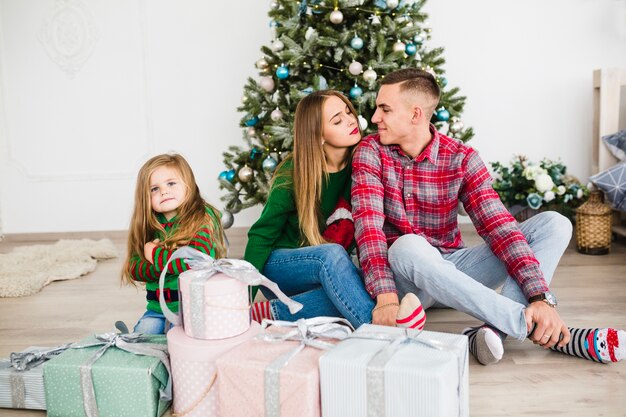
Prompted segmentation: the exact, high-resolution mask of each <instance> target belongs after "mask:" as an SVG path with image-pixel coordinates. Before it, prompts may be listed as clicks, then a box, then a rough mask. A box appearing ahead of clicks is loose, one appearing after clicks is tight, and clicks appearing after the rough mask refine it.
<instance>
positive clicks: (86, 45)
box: [39, 0, 98, 78]
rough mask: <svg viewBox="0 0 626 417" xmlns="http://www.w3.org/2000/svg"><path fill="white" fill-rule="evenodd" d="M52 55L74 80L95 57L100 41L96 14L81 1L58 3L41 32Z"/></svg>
mask: <svg viewBox="0 0 626 417" xmlns="http://www.w3.org/2000/svg"><path fill="white" fill-rule="evenodd" d="M39 41H40V42H41V44H42V45H43V47H44V49H45V50H46V52H47V53H48V56H49V57H50V59H51V60H52V62H54V63H55V64H57V65H58V66H59V68H61V70H63V71H64V72H65V73H66V74H67V76H68V77H70V78H73V77H74V76H75V75H76V73H77V72H78V71H80V69H81V68H82V67H83V65H84V64H85V62H87V60H88V59H89V57H90V56H91V53H92V52H93V50H94V49H95V46H96V42H97V41H98V30H97V28H96V25H95V21H94V18H93V15H92V13H91V12H90V11H89V9H88V8H87V6H86V5H85V4H84V3H83V2H82V1H80V0H56V1H55V2H54V6H53V8H52V9H51V10H50V11H49V12H48V13H47V15H46V17H45V18H44V21H43V22H42V25H41V30H40V32H39Z"/></svg>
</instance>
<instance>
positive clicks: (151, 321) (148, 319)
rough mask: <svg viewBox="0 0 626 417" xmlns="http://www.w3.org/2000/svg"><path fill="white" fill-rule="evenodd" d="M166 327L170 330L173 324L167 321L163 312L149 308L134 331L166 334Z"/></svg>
mask: <svg viewBox="0 0 626 417" xmlns="http://www.w3.org/2000/svg"><path fill="white" fill-rule="evenodd" d="M166 328H167V330H169V329H171V328H172V325H171V323H170V322H169V321H167V319H166V318H165V316H164V315H163V313H157V312H156V311H151V310H147V311H146V312H145V313H144V314H143V316H141V318H140V319H139V321H138V322H137V324H135V328H134V329H133V333H143V334H164V333H166Z"/></svg>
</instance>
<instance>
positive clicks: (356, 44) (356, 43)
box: [350, 36, 364, 51]
mask: <svg viewBox="0 0 626 417" xmlns="http://www.w3.org/2000/svg"><path fill="white" fill-rule="evenodd" d="M363 44H364V42H363V39H361V38H359V37H358V36H355V37H354V38H352V40H351V41H350V46H351V47H352V48H354V49H356V50H357V51H358V50H359V49H361V48H363Z"/></svg>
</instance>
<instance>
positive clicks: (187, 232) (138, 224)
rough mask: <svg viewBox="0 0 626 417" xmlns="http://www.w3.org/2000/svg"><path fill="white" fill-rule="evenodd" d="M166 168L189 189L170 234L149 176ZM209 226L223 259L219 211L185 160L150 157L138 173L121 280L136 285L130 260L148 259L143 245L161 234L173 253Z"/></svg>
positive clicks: (175, 156)
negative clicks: (153, 199) (152, 195)
mask: <svg viewBox="0 0 626 417" xmlns="http://www.w3.org/2000/svg"><path fill="white" fill-rule="evenodd" d="M164 166H166V167H169V168H172V169H175V170H176V171H178V173H179V174H180V178H181V181H182V182H183V184H184V186H185V187H186V188H187V196H186V199H185V201H184V202H183V203H182V204H181V205H180V207H178V210H177V214H176V226H175V227H174V228H173V229H172V230H170V232H169V233H167V234H166V233H165V229H164V228H163V226H161V223H159V220H158V219H157V216H156V213H155V212H154V210H152V203H151V200H150V177H151V176H152V173H153V172H154V171H155V170H156V169H157V168H160V167H164ZM207 207H208V209H209V210H210V211H212V212H213V216H211V215H210V214H209V213H207V210H206V208H207ZM206 225H209V227H210V228H211V229H212V230H211V231H212V235H213V242H212V244H213V247H214V248H215V256H216V258H221V257H224V256H225V254H226V250H225V245H224V239H223V236H224V231H223V229H222V225H221V222H220V214H219V211H218V210H217V209H216V208H215V207H213V206H211V205H210V204H208V203H207V202H206V201H204V199H203V198H202V196H200V189H199V188H198V185H197V184H196V179H195V177H194V175H193V171H192V170H191V167H190V166H189V164H188V163H187V161H186V160H185V158H183V157H182V156H181V155H178V154H162V155H157V156H155V157H152V158H150V159H149V160H148V161H147V162H146V163H145V164H144V165H143V166H142V167H141V169H140V170H139V173H138V174H137V185H136V187H135V207H134V209H133V214H132V217H131V220H130V228H129V231H128V245H127V246H128V247H127V252H126V262H125V263H124V269H123V270H122V281H125V282H128V283H131V284H133V285H134V284H135V281H134V280H133V279H132V273H133V270H132V267H131V266H132V262H131V259H132V258H133V256H136V255H139V256H140V257H141V259H145V257H144V245H145V244H146V242H150V241H152V240H153V239H155V236H157V235H158V236H162V237H163V238H162V239H161V242H160V245H163V246H164V247H166V248H167V249H170V250H171V249H175V248H178V247H181V246H185V245H187V244H188V243H189V242H190V240H191V238H192V237H193V236H194V235H195V234H196V233H197V232H198V231H199V230H200V229H201V228H202V227H203V226H206Z"/></svg>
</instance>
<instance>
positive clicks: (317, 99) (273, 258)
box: [245, 90, 374, 327]
mask: <svg viewBox="0 0 626 417" xmlns="http://www.w3.org/2000/svg"><path fill="white" fill-rule="evenodd" d="M360 140H361V131H360V129H359V124H358V121H357V116H356V113H355V110H354V107H353V106H352V104H351V103H350V101H349V100H348V99H347V98H346V97H344V96H343V95H342V94H341V93H339V92H337V91H332V90H324V91H317V92H314V93H312V94H310V95H308V96H306V97H305V98H303V99H302V100H301V101H300V103H298V106H297V108H296V113H295V118H294V145H293V153H292V154H291V155H290V156H289V157H288V158H287V159H286V160H285V161H284V162H283V163H282V164H281V165H280V166H279V167H278V168H277V170H276V173H275V176H274V179H273V182H272V186H271V189H270V194H269V197H268V200H267V203H266V205H265V208H264V209H263V212H262V214H261V217H260V218H259V219H258V220H257V222H256V223H255V224H254V225H253V226H252V228H251V229H250V231H249V233H248V245H247V246H246V252H245V259H246V260H247V261H249V262H250V263H252V264H253V265H254V266H256V267H257V268H258V269H259V270H260V271H261V272H262V273H263V274H264V275H265V276H267V277H268V278H269V279H271V280H272V281H274V282H276V283H277V284H278V286H279V287H280V288H281V290H283V291H284V292H285V293H286V294H287V295H289V296H291V297H292V298H293V299H295V300H297V301H299V302H301V303H302V304H303V305H304V308H303V309H302V310H300V312H298V313H297V314H291V313H289V310H288V309H287V307H286V306H285V305H284V304H282V303H281V302H280V301H278V300H276V299H273V297H274V295H273V294H272V293H270V292H269V291H268V292H265V291H264V290H263V289H262V290H261V291H263V293H264V295H265V296H266V297H268V299H269V300H270V301H267V302H262V303H255V304H254V305H253V309H252V315H253V318H254V319H255V320H257V321H261V320H262V319H263V318H273V319H276V320H296V319H298V318H310V317H315V316H343V317H345V318H346V319H348V320H349V321H350V322H351V323H352V325H354V326H355V327H358V326H359V325H361V324H363V323H369V322H370V321H371V319H372V308H373V307H374V302H373V301H372V298H371V297H370V296H369V294H368V293H367V292H366V291H365V287H364V285H363V280H362V278H361V275H360V271H359V270H358V269H357V268H356V267H355V266H354V264H353V263H352V261H351V258H350V256H349V255H348V251H350V250H352V249H353V248H354V246H355V243H354V225H353V223H352V215H351V213H350V205H349V201H350V186H351V180H350V176H351V174H352V168H351V157H352V150H353V148H354V147H355V145H356V144H357V143H359V141H360Z"/></svg>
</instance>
